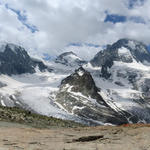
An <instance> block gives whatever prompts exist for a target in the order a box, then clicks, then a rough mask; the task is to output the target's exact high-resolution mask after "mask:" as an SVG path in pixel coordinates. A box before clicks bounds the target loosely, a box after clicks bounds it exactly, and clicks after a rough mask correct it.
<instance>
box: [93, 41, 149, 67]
mask: <svg viewBox="0 0 150 150" xmlns="http://www.w3.org/2000/svg"><path fill="white" fill-rule="evenodd" d="M114 61H120V62H125V63H132V62H135V61H136V62H140V63H143V64H144V62H148V63H149V62H150V52H149V51H148V49H147V47H146V45H144V44H143V43H141V42H138V41H135V40H130V39H121V40H118V41H117V42H115V43H114V44H112V45H109V47H107V48H106V49H105V50H103V51H100V52H99V53H98V54H97V55H96V56H95V57H94V58H93V59H92V60H91V64H92V65H93V66H98V67H100V66H103V65H106V64H107V66H108V64H109V66H111V65H112V64H113V62H114ZM110 64H111V65H110Z"/></svg>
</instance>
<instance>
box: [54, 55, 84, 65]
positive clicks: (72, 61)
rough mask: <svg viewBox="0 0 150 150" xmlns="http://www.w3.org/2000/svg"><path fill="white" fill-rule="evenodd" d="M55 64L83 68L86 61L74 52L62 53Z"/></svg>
mask: <svg viewBox="0 0 150 150" xmlns="http://www.w3.org/2000/svg"><path fill="white" fill-rule="evenodd" d="M55 62H56V63H60V64H63V65H66V66H71V67H75V66H82V65H83V64H84V63H86V61H84V60H83V59H81V58H80V57H78V56H77V55H76V54H75V53H73V52H65V53H62V54H61V55H59V56H58V57H57V58H56V60H55Z"/></svg>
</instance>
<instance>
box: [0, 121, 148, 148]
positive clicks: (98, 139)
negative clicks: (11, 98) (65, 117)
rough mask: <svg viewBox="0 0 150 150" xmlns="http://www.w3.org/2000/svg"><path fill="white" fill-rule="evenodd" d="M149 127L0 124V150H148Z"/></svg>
mask: <svg viewBox="0 0 150 150" xmlns="http://www.w3.org/2000/svg"><path fill="white" fill-rule="evenodd" d="M149 139H150V125H130V126H129V125H126V126H119V127H112V126H101V127H86V128H74V129H72V128H55V129H54V128H52V129H37V128H32V127H29V126H24V125H20V124H14V123H7V122H0V150H150V142H149V141H150V140H149Z"/></svg>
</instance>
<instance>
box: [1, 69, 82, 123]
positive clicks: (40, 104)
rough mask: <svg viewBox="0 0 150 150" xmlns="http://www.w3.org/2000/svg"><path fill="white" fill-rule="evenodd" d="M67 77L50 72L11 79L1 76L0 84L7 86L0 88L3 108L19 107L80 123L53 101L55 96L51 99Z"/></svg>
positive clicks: (23, 75)
mask: <svg viewBox="0 0 150 150" xmlns="http://www.w3.org/2000/svg"><path fill="white" fill-rule="evenodd" d="M66 75H67V74H66ZM66 75H65V74H59V75H56V74H54V73H50V72H44V73H41V72H38V73H35V74H22V75H13V76H11V77H10V76H7V75H1V76H0V82H2V83H5V84H6V85H7V86H5V87H2V88H0V95H1V100H0V103H1V105H3V106H11V107H13V106H19V107H21V108H25V109H28V110H31V111H34V112H36V113H39V114H42V115H47V116H53V117H56V118H62V119H69V120H76V121H80V119H79V118H78V117H76V116H73V115H71V114H69V113H67V112H65V111H64V110H62V109H61V108H59V107H58V105H57V104H55V102H54V101H53V99H51V97H52V96H53V95H51V97H50V93H51V92H55V91H56V90H58V87H57V86H58V85H59V84H60V81H61V80H62V79H63V78H64V77H66Z"/></svg>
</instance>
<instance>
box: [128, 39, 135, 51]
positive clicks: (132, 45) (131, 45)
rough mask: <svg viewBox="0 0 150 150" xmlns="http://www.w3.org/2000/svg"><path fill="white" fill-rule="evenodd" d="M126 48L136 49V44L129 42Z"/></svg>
mask: <svg viewBox="0 0 150 150" xmlns="http://www.w3.org/2000/svg"><path fill="white" fill-rule="evenodd" d="M128 46H129V47H130V48H131V49H136V43H135V41H131V40H130V41H129V42H128Z"/></svg>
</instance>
